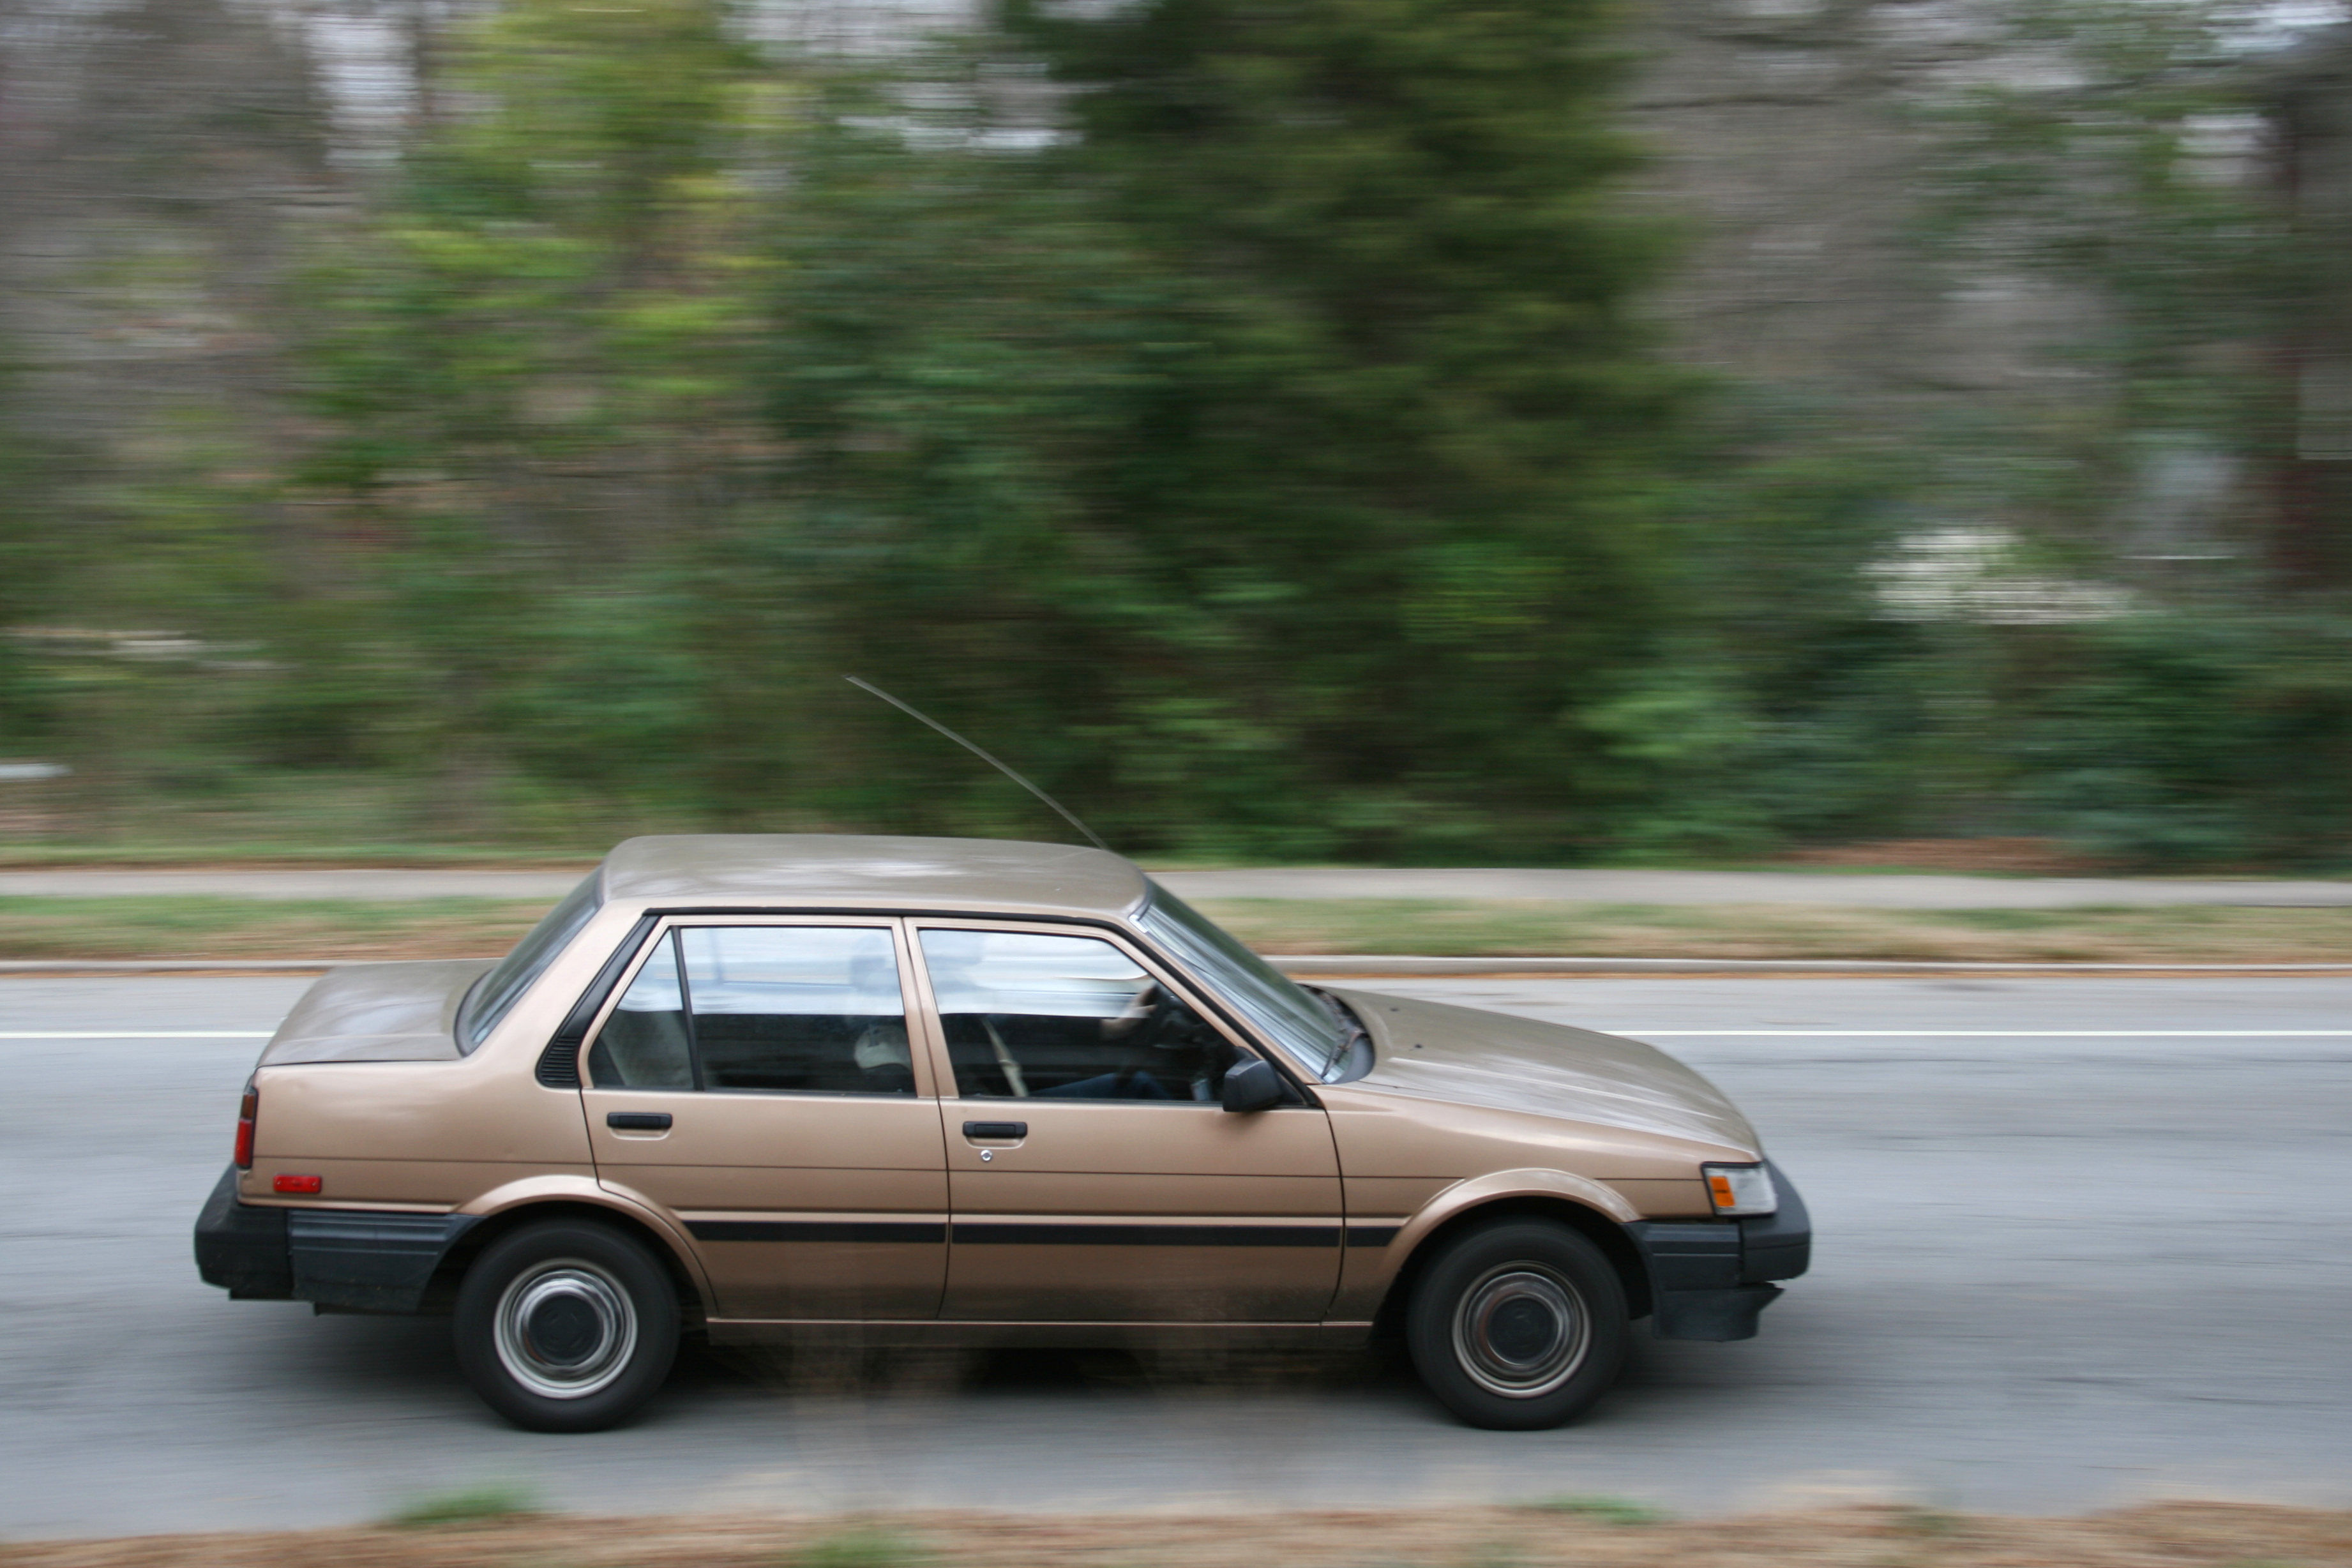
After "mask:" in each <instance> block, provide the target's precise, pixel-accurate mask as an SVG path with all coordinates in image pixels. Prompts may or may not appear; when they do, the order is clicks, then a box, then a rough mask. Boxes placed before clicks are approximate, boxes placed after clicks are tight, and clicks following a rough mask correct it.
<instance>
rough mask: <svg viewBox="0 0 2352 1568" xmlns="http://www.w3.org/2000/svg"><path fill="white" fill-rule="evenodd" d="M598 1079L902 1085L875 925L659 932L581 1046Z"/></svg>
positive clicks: (768, 1086) (895, 1013)
mask: <svg viewBox="0 0 2352 1568" xmlns="http://www.w3.org/2000/svg"><path fill="white" fill-rule="evenodd" d="M588 1080H589V1082H590V1083H591V1084H592V1085H593V1086H594V1087H596V1088H598V1089H706V1090H710V1091H714V1092H719V1093H730V1092H731V1093H739V1094H741V1093H751V1094H762V1093H764V1094H908V1095H910V1094H913V1093H914V1092H915V1073H914V1066H913V1058H912V1056H911V1054H910V1053H909V1051H908V1044H907V1016H906V1010H905V1008H904V1006H903V1005H901V1004H900V1001H899V994H898V952H897V949H896V946H895V945H894V944H893V942H891V939H890V933H889V931H886V930H882V929H879V928H877V927H870V926H866V927H831V926H686V927H682V928H680V929H677V930H676V931H670V932H668V933H667V934H666V935H664V936H663V937H662V939H661V941H660V942H658V943H657V944H656V947H655V950H654V951H653V952H651V953H650V954H648V955H647V956H646V962H645V963H644V965H643V966H642V967H641V968H639V970H638V971H637V977H636V979H635V980H634V981H632V982H631V983H630V984H629V989H628V990H627V991H626V992H625V993H624V994H623V995H622V997H621V1001H620V1005H618V1006H617V1007H615V1008H614V1010H613V1014H612V1016H610V1017H608V1018H607V1019H606V1020H605V1022H604V1028H602V1029H601V1030H599V1031H598V1032H597V1036H596V1043H595V1044H594V1045H593V1046H591V1047H589V1050H588Z"/></svg>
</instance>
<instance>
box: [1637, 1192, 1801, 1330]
mask: <svg viewBox="0 0 2352 1568" xmlns="http://www.w3.org/2000/svg"><path fill="white" fill-rule="evenodd" d="M1765 1166H1766V1168H1767V1169H1769V1171H1770V1172H1771V1173H1772V1186H1773V1190H1774V1191H1775V1192H1777V1193H1778V1194H1780V1207H1779V1209H1778V1210H1777V1211H1776V1212H1774V1213H1772V1214H1769V1215H1757V1216H1756V1217H1754V1218H1752V1219H1727V1220H1696V1221H1694V1220H1639V1221H1636V1222H1635V1223H1633V1224H1632V1225H1629V1226H1626V1227H1625V1231H1626V1234H1627V1235H1629V1236H1631V1237H1633V1245H1634V1246H1635V1247H1638V1248H1640V1249H1641V1253H1642V1261H1643V1266H1644V1267H1645V1268H1647V1269H1648V1271H1649V1277H1650V1324H1651V1329H1652V1331H1653V1332H1654V1333H1655V1334H1656V1335H1657V1337H1658V1338H1660V1339H1662V1340H1715V1341H1723V1340H1752V1339H1754V1338H1755V1337H1756V1320H1757V1318H1758V1316H1759V1315H1760V1314H1761V1313H1762V1312H1763V1310H1764V1309H1765V1308H1767V1307H1769V1306H1770V1305H1771V1304H1772V1302H1773V1301H1774V1300H1776V1299H1777V1298H1778V1297H1779V1296H1780V1286H1779V1285H1777V1284H1774V1283H1773V1281H1774V1280H1778V1279H1795V1278H1797V1276H1799V1275H1801V1274H1802V1273H1803V1272H1804V1271H1805V1269H1806V1268H1808V1267H1809V1266H1810V1265H1811V1262H1812V1254H1813V1222H1812V1216H1811V1215H1809V1214H1808V1213H1806V1211H1805V1200H1804V1199H1803V1198H1802V1197H1801V1196H1799V1195H1798V1193H1797V1188H1796V1184H1794V1183H1793V1182H1791V1181H1790V1180H1789V1178H1788V1177H1787V1176H1786V1175H1784V1174H1783V1173H1781V1170H1780V1167H1779V1166H1778V1165H1775V1164H1773V1163H1771V1162H1770V1161H1769V1160H1768V1161H1766V1162H1765Z"/></svg>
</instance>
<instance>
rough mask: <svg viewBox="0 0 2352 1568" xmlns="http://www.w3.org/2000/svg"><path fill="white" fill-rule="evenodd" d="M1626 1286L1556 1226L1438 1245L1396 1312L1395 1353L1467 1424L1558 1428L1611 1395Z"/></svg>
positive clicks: (1510, 1225)
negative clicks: (1401, 1347)
mask: <svg viewBox="0 0 2352 1568" xmlns="http://www.w3.org/2000/svg"><path fill="white" fill-rule="evenodd" d="M1404 1337H1405V1349H1406V1351H1407V1352H1408V1353H1410V1354H1411V1355H1412V1364H1413V1370H1414V1371H1416V1372H1418V1373H1420V1374H1421V1381H1422V1382H1423V1384H1425V1385H1426V1386H1427V1387H1428V1389H1429V1391H1430V1392H1431V1393H1432V1394H1435V1395H1437V1397H1438V1399H1439V1401H1440V1402H1441V1403H1443V1404H1444V1406H1445V1407H1446V1408H1447V1409H1448V1410H1451V1411H1453V1412H1454V1415H1459V1416H1460V1417H1461V1418H1462V1419H1463V1420H1465V1421H1466V1422H1468V1423H1469V1424H1470V1425H1471V1426H1490V1427H1496V1428H1499V1429H1501V1430H1505V1431H1518V1432H1526V1431H1534V1430H1537V1429H1538V1428H1541V1427H1547V1426H1559V1425H1561V1424H1562V1423H1563V1422H1567V1421H1570V1420H1573V1419H1574V1418H1575V1417H1577V1416H1579V1415H1582V1414H1583V1413H1584V1412H1585V1411H1586V1410H1587V1409H1589V1408H1590V1407H1591V1405H1592V1402H1593V1401H1594V1400H1596V1399H1599V1398H1600V1397H1601V1395H1602V1394H1605V1393H1607V1392H1608V1391H1609V1386H1610V1384H1613V1383H1615V1382H1616V1381H1617V1372H1618V1369H1619V1368H1620V1367H1621V1366H1622V1364H1623V1363H1624V1360H1625V1342H1626V1340H1627V1338H1628V1337H1629V1329H1628V1325H1627V1320H1626V1315H1625V1288H1624V1285H1623V1283H1622V1281H1621V1280H1620V1279H1618V1278H1617V1270H1616V1269H1615V1268H1612V1266H1611V1265H1610V1262H1609V1259H1608V1258H1604V1257H1602V1256H1601V1249H1600V1248H1599V1247H1595V1246H1594V1245H1593V1244H1592V1243H1591V1242H1590V1241H1588V1240H1586V1239H1585V1238H1584V1237H1581V1236H1580V1235H1578V1234H1577V1233H1576V1232H1575V1231H1573V1230H1571V1229H1570V1228H1569V1227H1568V1226H1565V1225H1559V1224H1556V1223H1554V1222H1552V1221H1550V1220H1542V1219H1505V1220H1497V1221H1496V1222H1494V1223H1493V1224H1490V1225H1483V1226H1478V1227H1477V1228H1475V1229H1474V1230H1465V1231H1464V1232H1463V1233H1462V1234H1461V1235H1459V1236H1456V1237H1451V1238H1450V1239H1448V1240H1447V1241H1445V1242H1444V1243H1443V1244H1442V1245H1441V1247H1440V1248H1439V1250H1438V1252H1437V1254H1436V1255H1435V1256H1434V1257H1433V1258H1431V1259H1430V1260H1429V1264H1428V1266H1427V1267H1426V1268H1423V1270H1422V1273H1421V1277H1420V1279H1419V1280H1418V1281H1417V1282H1416V1283H1415V1284H1414V1286H1413V1291H1412V1300H1410V1301H1408V1302H1407V1303H1406V1306H1405V1325H1404Z"/></svg>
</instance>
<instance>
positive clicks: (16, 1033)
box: [0, 1029, 278, 1040]
mask: <svg viewBox="0 0 2352 1568" xmlns="http://www.w3.org/2000/svg"><path fill="white" fill-rule="evenodd" d="M277 1032H278V1031H276V1030H275V1029H0V1040H266V1039H268V1037H270V1036H272V1035H274V1034H276V1033H277Z"/></svg>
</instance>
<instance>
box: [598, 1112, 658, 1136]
mask: <svg viewBox="0 0 2352 1568" xmlns="http://www.w3.org/2000/svg"><path fill="white" fill-rule="evenodd" d="M604 1125H605V1126H607V1127H612V1128H617V1129H618V1130H620V1131H624V1132H667V1131H669V1112H668V1111H667V1110H608V1111H606V1112H604Z"/></svg>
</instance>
